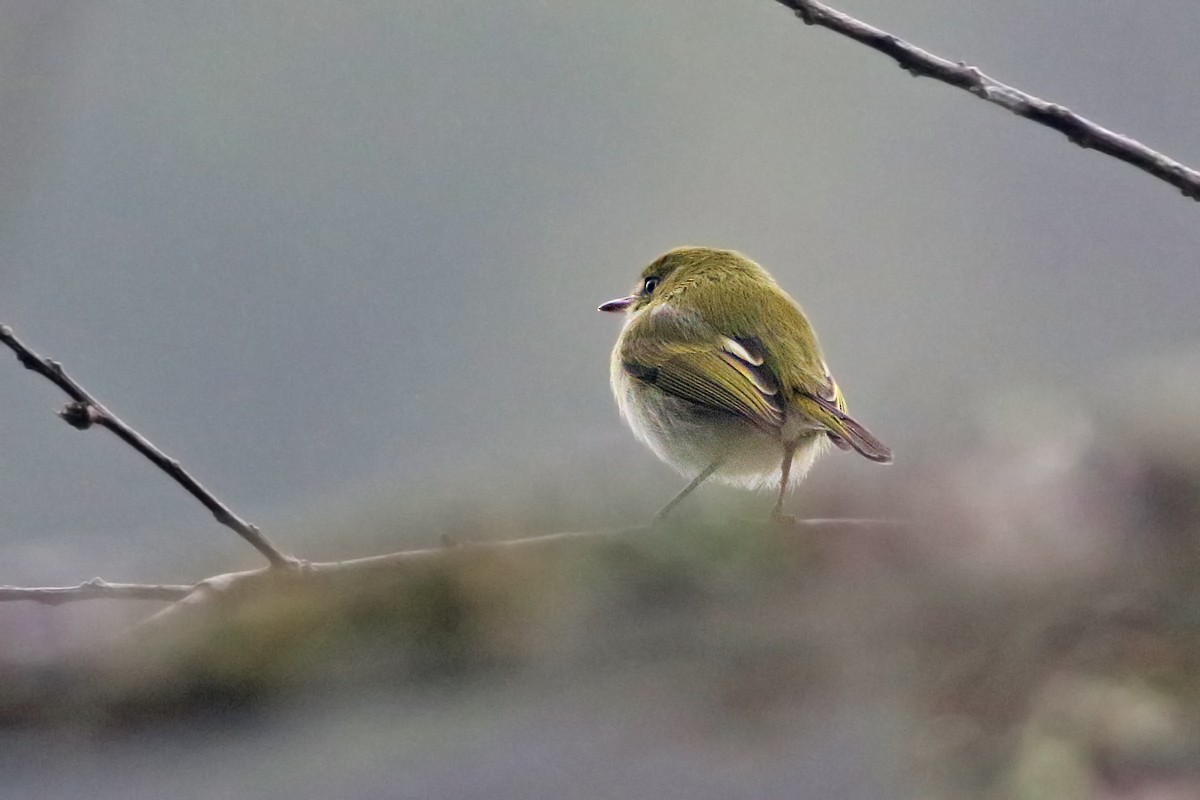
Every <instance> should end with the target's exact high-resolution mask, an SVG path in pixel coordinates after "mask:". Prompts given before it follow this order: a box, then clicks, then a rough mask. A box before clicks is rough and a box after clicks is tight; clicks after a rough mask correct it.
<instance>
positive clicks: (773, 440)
mask: <svg viewBox="0 0 1200 800" xmlns="http://www.w3.org/2000/svg"><path fill="white" fill-rule="evenodd" d="M600 310H601V311H614V312H615V311H627V312H628V317H627V319H626V321H625V327H624V328H622V330H621V335H620V336H619V337H618V338H617V344H616V347H614V348H613V353H612V364H611V379H612V388H613V393H614V394H615V395H616V398H617V405H618V406H619V407H620V410H621V416H622V417H624V418H625V420H626V421H627V422H628V423H629V426H630V427H631V428H633V432H634V434H636V435H637V437H638V438H639V439H641V440H642V441H643V442H645V443H646V444H647V445H649V447H650V449H651V450H653V451H654V452H655V453H656V454H657V455H658V457H659V458H661V459H662V460H663V461H666V462H667V463H668V464H670V465H671V466H673V467H675V469H677V470H679V471H680V472H681V473H683V474H684V475H685V476H690V477H691V478H692V482H691V483H689V484H688V485H687V487H685V488H684V489H683V491H681V492H680V493H679V494H677V495H676V496H675V497H674V498H673V499H672V500H671V502H669V503H667V505H666V506H664V507H663V508H662V510H661V511H659V512H658V515H657V516H658V517H659V518H661V517H664V516H666V514H667V513H668V512H670V511H671V509H673V508H674V507H675V505H676V504H677V503H679V501H680V500H682V499H683V498H684V497H686V496H687V495H688V494H689V493H691V491H692V490H693V489H695V488H696V487H697V486H699V485H700V484H701V483H702V482H703V481H704V480H705V479H706V478H709V477H712V478H714V479H716V480H719V481H723V482H725V483H729V484H734V485H740V486H746V487H749V488H755V487H761V486H767V485H774V484H776V483H778V486H779V497H778V499H777V500H776V502H775V508H774V510H773V512H772V517H780V516H781V515H782V509H783V499H784V495H785V494H786V492H787V490H788V487H789V486H791V485H794V484H796V483H799V481H800V480H801V479H802V478H803V477H804V475H805V473H807V472H808V469H809V467H810V466H812V463H813V460H814V459H816V457H817V456H818V455H819V454H820V453H821V452H822V451H823V450H825V449H826V446H827V444H828V443H829V442H832V443H833V444H835V445H837V446H838V447H840V448H841V449H843V450H850V449H853V450H857V451H858V452H859V453H861V454H862V455H863V456H866V457H867V458H869V459H871V460H872V461H878V462H880V463H883V464H889V463H891V461H892V451H891V450H890V449H888V447H887V445H885V444H884V443H883V442H881V441H879V440H878V439H876V438H875V436H873V435H872V434H871V433H870V431H868V430H867V429H866V428H864V427H863V426H862V425H861V424H859V423H858V422H857V421H856V420H855V419H853V418H852V417H850V416H849V415H848V414H847V413H846V401H845V398H844V397H843V396H842V392H841V390H840V389H839V388H838V385H837V383H836V382H835V381H834V380H833V377H832V376H831V375H830V374H829V368H828V366H826V364H825V360H824V358H822V356H821V348H820V346H819V345H818V344H817V337H816V334H814V333H813V330H812V326H811V325H809V323H808V319H807V318H806V317H805V316H804V312H803V311H802V310H801V309H800V306H799V305H797V304H796V301H794V300H793V299H792V298H791V297H789V296H788V294H787V293H786V292H784V291H783V289H781V288H780V287H779V285H778V284H776V283H775V280H774V279H773V278H772V277H771V276H770V275H769V274H768V273H767V271H766V270H764V269H763V268H762V267H760V266H759V265H758V264H756V263H754V262H753V261H751V260H750V259H748V258H746V257H745V256H743V255H741V254H740V253H736V252H734V251H732V250H715V249H712V248H708V247H681V248H678V249H675V250H672V251H670V252H668V253H666V254H664V255H662V256H660V257H659V258H657V259H656V260H655V261H654V262H653V263H652V264H650V266H648V267H646V268H645V269H644V270H643V271H642V275H641V279H640V280H639V281H638V284H637V287H636V288H635V290H634V293H633V294H631V295H630V296H628V297H622V298H619V299H617V300H610V301H608V302H607V303H605V304H604V305H602V306H600Z"/></svg>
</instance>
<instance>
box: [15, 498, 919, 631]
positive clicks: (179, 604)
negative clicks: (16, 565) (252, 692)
mask: <svg viewBox="0 0 1200 800" xmlns="http://www.w3.org/2000/svg"><path fill="white" fill-rule="evenodd" d="M744 524H747V525H754V526H773V527H776V528H778V529H779V531H780V532H781V533H785V534H786V533H789V532H791V533H798V532H800V531H801V530H802V529H804V530H815V531H822V530H824V531H831V532H841V531H844V530H858V531H868V530H872V529H876V530H879V529H889V528H890V529H895V528H902V527H903V523H899V522H895V521H892V520H885V519H800V520H794V521H792V523H791V524H790V525H779V524H778V523H775V522H763V521H748V522H745V523H744ZM789 528H790V530H789ZM669 529H670V526H664V525H635V526H632V527H628V528H613V529H609V530H600V531H564V532H560V533H549V534H542V535H540V536H526V537H523V538H520V539H506V540H501V541H493V542H473V543H469V544H461V545H452V546H449V547H431V548H424V549H420V550H401V551H398V552H395V553H385V554H383V555H377V556H366V557H364V558H354V559H347V560H344V561H316V562H311V563H307V562H302V563H300V564H299V567H298V568H297V569H295V570H289V571H287V572H286V573H283V574H281V573H280V572H279V571H278V570H272V569H255V570H246V571H244V572H227V573H223V574H221V575H214V576H212V577H210V578H205V579H204V580H202V581H197V582H196V583H194V584H173V585H171V584H168V585H162V584H140V583H109V582H107V581H105V580H102V579H100V578H93V579H92V580H90V581H87V582H85V583H81V584H79V585H78V586H66V587H17V586H0V602H5V601H22V600H24V601H30V602H36V603H44V604H47V605H60V604H62V603H68V602H72V601H80V600H156V601H167V602H171V603H174V605H172V606H170V607H169V608H166V609H164V610H163V611H160V612H159V613H158V614H156V615H154V616H153V617H151V618H150V619H149V620H147V622H159V621H162V620H164V619H166V618H168V617H170V616H173V615H174V614H176V613H178V611H180V610H181V609H182V608H183V607H185V606H195V605H199V604H203V603H206V602H208V601H210V600H213V599H215V598H216V597H219V596H224V595H228V594H229V593H230V592H231V591H232V590H233V589H235V588H236V589H243V588H249V587H256V586H264V585H268V584H270V583H271V582H277V581H280V580H284V579H286V580H288V581H289V582H291V583H290V584H289V585H296V583H303V582H305V581H314V580H322V579H325V578H328V577H331V576H340V575H346V574H350V573H356V572H359V573H370V572H388V571H391V570H395V569H403V568H406V567H409V566H412V565H414V564H416V563H420V562H427V561H433V560H436V559H441V558H450V557H453V556H454V555H455V554H458V553H463V552H469V553H488V552H495V553H499V552H505V551H509V550H525V549H545V548H553V547H557V546H562V545H571V544H575V543H579V542H587V541H597V540H604V539H619V538H624V537H629V536H637V535H651V534H653V533H654V532H656V531H664V530H669Z"/></svg>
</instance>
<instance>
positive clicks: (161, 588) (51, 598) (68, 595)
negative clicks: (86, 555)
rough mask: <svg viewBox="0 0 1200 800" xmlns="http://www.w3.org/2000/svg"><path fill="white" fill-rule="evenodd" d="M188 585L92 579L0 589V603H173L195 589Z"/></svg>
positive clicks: (2, 587)
mask: <svg viewBox="0 0 1200 800" xmlns="http://www.w3.org/2000/svg"><path fill="white" fill-rule="evenodd" d="M195 588H196V587H195V586H194V585H188V584H182V585H180V584H175V585H169V584H146V583H109V582H108V581H106V580H103V579H101V578H92V579H91V580H90V581H86V582H84V583H81V584H79V585H78V586H31V587H25V586H0V602H3V601H6V600H28V601H31V602H34V603H42V604H43V605H48V606H58V605H62V604H63V603H69V602H72V601H75V600H165V601H168V602H175V601H178V600H182V599H183V598H185V597H187V596H188V595H189V594H191V593H192V592H193V591H194V590H195Z"/></svg>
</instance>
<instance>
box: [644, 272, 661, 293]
mask: <svg viewBox="0 0 1200 800" xmlns="http://www.w3.org/2000/svg"><path fill="white" fill-rule="evenodd" d="M657 288H658V278H655V277H653V276H651V277H649V278H646V282H645V283H643V284H642V294H654V290H655V289H657Z"/></svg>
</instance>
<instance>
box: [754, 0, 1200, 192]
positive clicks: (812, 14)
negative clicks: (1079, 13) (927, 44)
mask: <svg viewBox="0 0 1200 800" xmlns="http://www.w3.org/2000/svg"><path fill="white" fill-rule="evenodd" d="M775 2H777V3H780V4H781V5H784V6H787V7H788V8H790V9H791V10H792V11H794V12H795V13H796V16H798V17H800V19H802V20H804V22H805V23H806V24H808V25H819V26H821V27H823V28H828V29H829V30H831V31H834V32H836V33H840V34H842V35H843V36H847V37H849V38H851V39H853V40H854V41H856V42H860V43H862V44H865V45H866V46H867V47H870V48H872V49H874V50H878V51H879V52H881V53H883V54H884V55H886V56H890V57H891V58H893V59H895V61H896V63H897V64H899V65H900V66H901V67H903V68H904V69H906V70H908V71H909V72H910V73H912V74H913V75H915V76H917V77H921V76H924V77H928V78H935V79H937V80H939V81H942V82H943V83H948V84H950V85H951V86H957V87H958V88H959V89H965V90H967V91H968V92H970V93H971V94H973V95H975V96H976V97H981V98H983V99H984V100H987V101H988V102H991V103H995V104H997V105H999V106H1002V107H1004V108H1007V109H1008V110H1009V111H1011V112H1013V113H1014V114H1016V115H1017V116H1020V117H1025V118H1026V119H1030V120H1033V121H1034V122H1037V123H1040V124H1042V125H1045V126H1047V127H1050V128H1053V129H1054V130H1056V131H1058V132H1060V133H1062V134H1064V135H1065V136H1066V137H1067V138H1068V139H1070V140H1071V141H1072V142H1074V143H1075V144H1077V145H1079V146H1080V147H1082V148H1085V149H1091V150H1097V151H1099V152H1101V153H1105V154H1107V155H1110V156H1112V157H1113V158H1117V159H1120V160H1121V161H1124V162H1125V163H1127V164H1132V165H1133V166H1135V167H1137V168H1138V169H1140V170H1142V171H1144V172H1148V173H1150V174H1151V175H1153V176H1154V177H1156V178H1158V179H1159V180H1163V181H1166V182H1167V183H1169V184H1171V185H1172V186H1174V187H1175V188H1177V189H1179V191H1180V192H1182V193H1183V194H1184V196H1185V197H1190V198H1192V199H1193V200H1200V172H1197V171H1196V170H1194V169H1191V168H1190V167H1187V166H1185V165H1183V164H1181V163H1179V162H1178V161H1175V160H1174V159H1172V158H1169V157H1168V156H1165V155H1163V154H1162V153H1160V152H1158V151H1157V150H1152V149H1150V148H1149V147H1147V146H1146V145H1144V144H1142V143H1141V142H1139V141H1137V140H1135V139H1131V138H1129V137H1128V136H1122V135H1121V134H1119V133H1115V132H1113V131H1110V130H1108V129H1107V128H1103V127H1101V126H1099V125H1097V124H1096V123H1094V122H1092V121H1091V120H1088V119H1085V118H1084V117H1081V116H1079V115H1078V114H1075V113H1074V112H1072V111H1071V110H1070V109H1068V108H1065V107H1063V106H1060V105H1058V104H1057V103H1050V102H1047V101H1045V100H1042V99H1041V98H1039V97H1034V96H1033V95H1031V94H1026V93H1025V92H1023V91H1021V90H1020V89H1016V88H1014V87H1012V86H1009V85H1007V84H1004V83H1001V82H1000V81H997V80H995V79H993V78H990V77H988V76H987V75H985V74H983V73H982V72H980V71H979V70H978V69H976V68H975V67H972V66H968V65H967V64H965V63H963V62H961V61H959V62H958V63H955V62H952V61H948V60H946V59H944V58H941V57H940V56H935V55H933V54H932V53H929V52H927V51H925V50H922V49H921V48H919V47H916V46H914V45H912V44H909V43H908V42H906V41H904V40H903V39H900V38H898V37H896V36H893V35H892V34H890V33H888V32H887V31H882V30H880V29H879V28H876V27H873V26H871V25H868V24H867V23H865V22H862V21H860V20H857V19H855V18H854V17H851V16H849V15H848V14H844V13H842V12H841V11H837V10H836V9H833V8H830V7H829V6H827V5H825V4H824V3H819V2H816V0H775Z"/></svg>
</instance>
